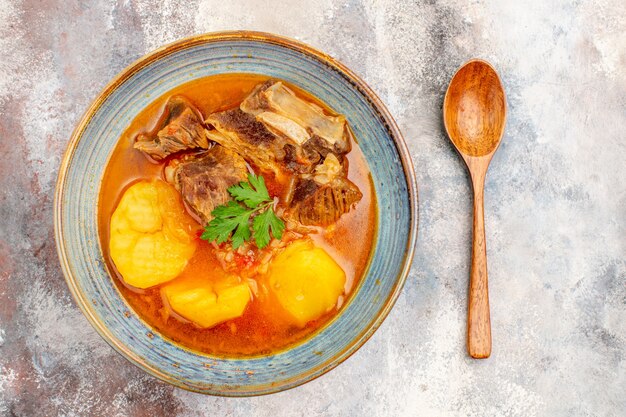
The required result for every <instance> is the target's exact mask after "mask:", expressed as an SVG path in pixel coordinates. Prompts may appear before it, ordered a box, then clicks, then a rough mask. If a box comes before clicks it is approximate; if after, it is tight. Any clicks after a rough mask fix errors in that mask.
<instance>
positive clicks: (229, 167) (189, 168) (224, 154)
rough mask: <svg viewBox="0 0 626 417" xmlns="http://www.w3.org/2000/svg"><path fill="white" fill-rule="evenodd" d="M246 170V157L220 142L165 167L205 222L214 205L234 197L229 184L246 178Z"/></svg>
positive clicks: (195, 211) (209, 218) (185, 198)
mask: <svg viewBox="0 0 626 417" xmlns="http://www.w3.org/2000/svg"><path fill="white" fill-rule="evenodd" d="M247 174H248V168H247V166H246V162H245V161H244V159H243V158H242V157H241V156H239V155H238V154H236V153H235V152H233V151H231V150H229V149H226V148H224V147H223V146H220V145H215V146H213V147H212V148H211V149H209V150H208V151H206V152H203V153H201V154H198V155H186V156H184V157H183V158H181V159H180V160H175V161H172V162H170V165H169V166H168V168H166V177H167V179H168V181H170V182H173V183H174V185H175V186H176V188H177V189H178V191H180V194H181V195H182V197H183V200H184V201H185V204H186V205H187V207H188V208H189V209H190V210H191V211H192V212H193V213H194V214H195V215H196V216H197V217H198V219H199V220H200V222H201V223H202V224H203V225H206V224H208V223H209V222H210V221H211V219H212V218H213V216H211V212H212V211H213V209H214V208H215V207H217V206H221V205H222V204H225V203H226V202H227V201H229V200H230V199H231V197H230V195H229V193H228V188H229V187H230V186H232V185H235V184H237V183H239V182H241V181H245V180H246V178H247Z"/></svg>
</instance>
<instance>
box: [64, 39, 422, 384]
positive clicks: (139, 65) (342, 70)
mask: <svg viewBox="0 0 626 417" xmlns="http://www.w3.org/2000/svg"><path fill="white" fill-rule="evenodd" d="M234 40H235V41H236V40H242V41H254V42H260V43H267V44H273V45H275V46H279V47H283V48H288V49H291V50H294V51H296V52H299V53H303V54H306V55H308V56H310V57H312V58H315V59H317V60H318V61H320V62H322V63H324V64H325V65H327V66H328V67H330V68H331V69H332V70H334V71H336V72H338V73H339V74H341V75H342V76H343V77H344V78H345V79H346V80H347V81H349V82H350V84H351V85H352V86H354V88H356V89H357V90H358V91H359V92H360V93H362V94H363V96H364V97H367V99H368V101H370V103H371V104H372V105H373V107H374V108H375V109H376V111H377V112H378V113H379V114H380V116H381V118H382V120H384V122H385V124H386V126H385V127H386V130H387V131H388V132H389V134H390V136H391V138H392V139H393V142H394V145H395V148H396V150H397V152H398V156H399V157H400V161H401V163H402V169H403V173H404V178H405V180H406V185H407V189H408V192H409V204H410V211H409V213H410V230H409V234H408V240H407V245H406V252H405V255H404V259H403V263H402V268H401V270H400V272H399V274H398V275H397V276H396V280H395V283H394V286H393V290H392V291H391V292H390V293H389V296H388V297H387V299H386V300H385V303H384V304H383V306H382V308H381V309H380V310H379V311H378V314H377V316H376V317H375V319H374V320H372V321H371V322H370V324H369V325H368V326H367V328H366V329H365V330H364V331H363V332H362V333H361V334H359V335H358V336H357V337H355V338H354V339H353V340H352V341H351V343H350V344H349V345H348V346H346V347H345V348H344V349H343V350H342V351H341V352H339V353H338V354H337V355H335V356H334V357H332V358H331V359H330V360H328V361H327V362H326V363H325V364H323V365H321V366H318V367H316V368H312V369H310V370H308V371H307V372H306V373H303V374H301V375H299V376H298V377H297V378H296V380H295V381H294V380H293V379H291V380H287V381H284V382H283V383H281V384H278V385H275V386H272V387H270V388H269V389H266V390H264V391H263V392H257V393H253V394H248V393H243V394H242V393H237V392H230V391H228V392H218V393H214V392H212V393H211V394H215V395H221V396H250V395H264V394H271V393H275V392H279V391H283V390H286V389H290V388H294V387H297V386H299V385H302V384H304V383H306V382H309V381H311V380H313V379H315V378H318V377H320V376H321V375H324V374H325V373H326V372H328V371H330V370H332V369H334V368H335V367H336V366H338V365H339V364H341V363H342V362H343V361H345V360H346V359H347V358H349V357H350V356H351V355H352V354H353V353H354V352H356V351H357V350H358V349H359V348H360V347H361V346H363V344H365V342H367V340H368V339H369V338H370V337H371V336H372V335H373V334H374V332H375V331H376V330H377V329H378V328H379V327H380V325H381V324H382V323H383V321H384V320H385V318H386V317H387V316H388V314H389V312H390V311H391V309H392V307H393V305H394V304H395V302H396V300H397V299H398V297H399V295H400V293H401V291H402V288H403V286H404V283H405V281H406V278H407V276H408V274H409V270H410V267H411V264H412V260H413V256H414V252H415V245H416V241H417V230H418V190H417V179H416V174H415V170H414V167H413V162H412V159H411V156H410V153H409V150H408V147H407V145H406V142H405V141H404V138H403V136H402V133H401V132H400V129H399V128H398V126H397V124H396V122H395V120H394V119H393V117H392V116H391V114H390V113H389V111H388V110H387V108H386V107H385V105H384V104H383V102H382V101H381V100H380V99H379V98H378V96H377V95H376V94H375V93H374V92H373V90H372V89H371V88H370V87H369V86H368V85H367V84H366V83H365V82H364V81H363V80H362V79H361V78H360V77H358V76H357V75H356V74H355V73H354V72H352V71H351V70H350V69H348V68H347V67H346V66H345V65H343V64H342V63H341V62H339V61H337V60H336V59H335V58H332V57H331V56H329V55H327V54H325V53H323V52H321V51H319V50H317V49H315V48H313V47H311V46H309V45H306V44H304V43H302V42H300V41H297V40H294V39H291V38H288V37H284V36H279V35H275V34H270V33H265V32H254V31H223V32H212V33H206V34H201V35H195V36H190V37H187V38H183V39H180V40H178V41H176V42H173V43H170V44H167V45H165V46H163V47H161V48H159V49H156V50H154V51H152V52H150V53H148V54H146V55H144V56H143V57H141V58H139V59H138V60H137V61H135V62H134V63H132V64H131V65H129V66H128V67H126V68H125V69H124V70H123V71H121V72H120V73H119V74H118V75H117V76H116V77H115V78H113V79H112V80H111V81H110V82H109V83H108V84H107V85H106V86H105V87H104V88H103V90H102V91H101V92H100V93H99V94H98V96H97V97H96V99H94V101H93V102H92V103H91V105H90V106H89V107H88V108H87V110H86V111H85V113H84V114H83V116H82V118H81V120H80V122H79V123H78V125H77V126H76V128H75V129H74V131H73V132H72V136H71V138H70V141H69V143H68V146H67V149H66V151H65V154H64V156H63V159H62V161H61V165H60V168H59V174H58V178H57V183H56V189H55V195H54V234H55V241H56V249H57V254H58V256H59V261H60V264H61V269H62V271H63V275H64V276H65V281H66V283H67V285H68V288H69V290H70V293H71V294H72V297H73V298H74V300H75V301H76V304H77V305H78V307H79V308H80V310H81V311H82V312H83V314H84V315H85V317H86V318H87V319H88V321H89V322H90V324H91V325H92V327H93V328H94V329H95V330H96V331H97V332H98V333H99V334H100V336H101V337H102V338H103V339H104V340H105V341H106V342H107V343H108V344H109V345H110V346H111V347H113V348H114V349H115V350H116V351H117V352H118V353H120V354H121V355H122V356H123V357H125V358H126V359H127V360H128V361H129V362H131V363H133V364H134V365H136V366H138V367H139V368H141V369H143V370H144V371H146V372H147V373H149V374H151V375H153V376H155V377H157V378H159V379H161V380H162V381H165V382H167V383H170V384H172V385H174V386H177V387H180V388H183V389H186V390H190V391H195V392H199V393H204V394H207V392H206V391H202V390H196V389H193V388H192V387H190V386H188V385H186V384H184V383H182V382H181V381H179V380H177V379H175V378H172V377H171V376H169V375H167V374H165V373H163V372H161V371H160V370H159V369H158V368H156V367H153V366H150V365H149V364H147V363H145V362H144V361H142V360H141V359H140V358H138V357H137V356H136V355H135V354H134V353H133V352H132V351H130V349H128V347H127V346H126V345H125V344H124V343H122V342H121V341H120V340H118V339H117V338H116V337H115V336H114V335H113V334H112V333H111V332H110V330H109V329H108V328H107V327H106V326H105V325H104V323H102V322H101V321H100V319H99V318H98V317H97V316H96V315H95V313H94V311H93V306H92V305H91V303H90V302H89V301H88V300H87V299H86V298H85V296H84V294H83V293H82V291H81V290H80V287H79V286H78V284H77V281H76V279H75V278H74V276H73V271H72V269H71V267H70V264H69V261H68V254H67V249H66V246H65V236H64V233H63V230H64V228H63V216H62V213H63V209H64V207H63V205H62V201H63V200H64V199H63V191H64V189H65V184H66V181H67V179H68V177H67V173H68V170H69V167H70V165H71V162H72V159H73V156H74V152H75V150H76V148H77V146H78V143H79V141H80V140H81V139H82V137H83V133H84V131H85V128H86V127H87V126H88V124H89V122H90V121H91V119H92V118H93V116H94V115H95V114H96V113H97V112H98V110H99V109H100V107H101V106H102V104H103V103H104V102H105V101H106V99H107V98H108V97H109V96H110V95H111V94H112V93H113V92H114V91H115V90H116V89H117V88H118V87H119V86H120V85H122V84H123V83H124V82H125V81H127V80H128V79H130V78H131V77H132V76H133V75H134V74H136V73H137V72H138V71H140V70H142V69H143V68H144V67H146V66H147V65H150V64H151V63H153V62H155V61H158V60H160V59H163V58H164V57H167V56H169V55H171V54H173V53H175V52H178V51H181V50H184V49H187V48H192V47H194V46H197V45H201V44H206V43H215V42H224V41H234ZM100 180H101V179H100ZM339 314H341V313H339ZM320 370H321V372H320Z"/></svg>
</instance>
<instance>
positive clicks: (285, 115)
mask: <svg viewBox="0 0 626 417" xmlns="http://www.w3.org/2000/svg"><path fill="white" fill-rule="evenodd" d="M240 108H241V110H243V111H244V112H246V113H250V114H253V115H254V116H255V117H256V118H257V119H259V120H261V121H262V122H263V123H264V124H265V125H266V126H268V128H269V129H272V130H275V131H277V132H278V134H282V135H284V136H286V137H287V138H289V139H291V140H292V141H293V142H295V143H297V144H298V145H302V144H304V143H305V142H306V141H307V140H309V139H310V138H312V137H313V136H319V137H320V138H322V139H323V140H324V141H326V142H327V143H328V144H329V145H330V146H335V145H336V146H337V147H338V148H339V149H341V148H343V147H345V145H346V144H347V142H349V141H348V137H347V136H346V134H345V133H346V132H345V130H346V129H345V125H346V119H345V117H344V116H342V115H339V116H329V115H327V114H325V113H324V110H323V109H322V108H320V107H319V106H317V105H315V104H313V103H311V102H308V101H305V100H303V99H301V98H299V97H298V96H296V94H295V93H294V92H293V91H292V90H291V89H290V88H288V87H287V86H285V84H283V83H282V82H280V81H277V82H275V81H271V80H270V81H267V82H265V83H263V84H261V85H259V86H257V87H256V88H255V90H254V91H253V92H252V94H250V95H249V96H248V97H247V98H246V99H245V100H244V101H243V102H242V103H241V106H240Z"/></svg>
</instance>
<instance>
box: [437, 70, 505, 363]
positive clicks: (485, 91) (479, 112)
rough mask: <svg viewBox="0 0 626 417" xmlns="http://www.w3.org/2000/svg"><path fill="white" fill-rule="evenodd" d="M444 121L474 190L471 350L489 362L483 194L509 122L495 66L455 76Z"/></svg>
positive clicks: (469, 324)
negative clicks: (493, 160)
mask: <svg viewBox="0 0 626 417" xmlns="http://www.w3.org/2000/svg"><path fill="white" fill-rule="evenodd" d="M443 120H444V124H445V126H446V131H447V132H448V136H449V137H450V140H451V141H452V143H453V144H454V147H455V148H456V150H457V151H458V152H459V154H461V156H462V157H463V160H464V161H465V164H466V165H467V169H468V170H469V173H470V176H471V179H472V188H473V189H474V231H473V239H472V267H471V270H470V286H469V302H468V320H467V350H468V352H469V354H470V356H472V357H473V358H479V359H480V358H488V357H489V355H490V354H491V319H490V317H489V291H488V287H487V246H486V244H485V219H484V202H483V194H484V188H485V175H486V174H487V168H488V167H489V162H491V157H492V156H493V154H494V153H495V152H496V150H497V149H498V145H499V144H500V139H502V134H503V133H504V125H505V122H506V98H505V95H504V88H503V87H502V82H501V81H500V77H498V74H497V73H496V71H495V70H494V69H493V67H492V66H491V65H489V64H488V63H487V62H485V61H481V60H478V59H475V60H471V61H469V62H468V63H466V64H465V65H463V66H462V67H461V68H460V69H459V70H458V71H457V73H456V74H454V77H452V81H450V85H449V86H448V91H447V92H446V97H445V99H444V102H443Z"/></svg>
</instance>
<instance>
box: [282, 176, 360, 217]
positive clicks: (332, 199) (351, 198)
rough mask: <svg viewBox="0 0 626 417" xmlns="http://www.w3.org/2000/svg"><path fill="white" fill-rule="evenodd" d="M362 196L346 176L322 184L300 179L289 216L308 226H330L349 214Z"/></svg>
mask: <svg viewBox="0 0 626 417" xmlns="http://www.w3.org/2000/svg"><path fill="white" fill-rule="evenodd" d="M362 197H363V194H362V193H361V191H360V190H359V188H358V187H357V186H356V185H354V183H352V182H351V181H350V180H348V179H347V178H345V177H337V178H335V179H334V180H332V181H331V182H329V183H327V184H323V185H320V184H319V183H317V182H316V181H315V180H313V179H300V180H299V181H298V183H297V185H296V188H295V191H294V193H293V199H292V201H291V205H290V207H289V209H288V210H287V215H288V216H289V217H290V218H292V219H294V220H296V221H298V222H300V223H302V224H303V225H305V226H328V225H330V224H332V223H334V222H336V221H337V220H339V218H340V217H341V216H342V215H343V214H345V213H347V212H348V211H350V209H351V208H352V206H353V205H354V204H356V203H358V202H359V201H360V200H361V198H362Z"/></svg>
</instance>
